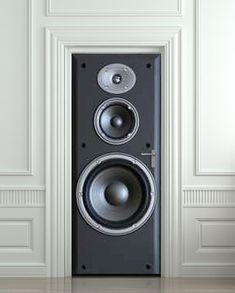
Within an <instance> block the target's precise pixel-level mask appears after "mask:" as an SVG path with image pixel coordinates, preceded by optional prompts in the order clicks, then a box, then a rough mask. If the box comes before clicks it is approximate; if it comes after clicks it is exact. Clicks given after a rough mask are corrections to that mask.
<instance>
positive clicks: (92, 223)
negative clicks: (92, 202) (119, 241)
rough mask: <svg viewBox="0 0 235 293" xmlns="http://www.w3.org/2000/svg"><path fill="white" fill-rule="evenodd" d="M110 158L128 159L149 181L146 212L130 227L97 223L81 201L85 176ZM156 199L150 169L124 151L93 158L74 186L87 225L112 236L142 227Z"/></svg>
mask: <svg viewBox="0 0 235 293" xmlns="http://www.w3.org/2000/svg"><path fill="white" fill-rule="evenodd" d="M112 159H123V160H127V161H130V162H132V163H133V164H135V165H137V166H138V167H139V168H140V169H141V170H142V171H143V172H144V174H145V175H146V177H147V179H148V182H149V185H150V203H149V207H148V209H147V211H146V213H145V214H144V216H143V217H142V218H141V219H140V220H139V221H138V222H136V223H135V224H133V225H131V226H130V227H126V228H122V229H112V228H107V227H105V226H102V225H100V224H99V223H97V222H96V221H95V220H94V219H93V218H92V217H91V216H90V214H89V213H88V212H87V210H86V207H85V205H84V201H83V187H84V183H85V181H86V178H87V176H88V175H89V174H90V173H91V172H92V171H93V170H94V169H95V167H96V166H97V165H99V164H102V163H103V162H105V161H108V160H112ZM158 200H159V196H158V194H157V187H156V183H155V179H154V177H153V175H152V174H151V172H150V170H149V169H148V167H147V166H146V165H145V164H144V163H143V162H141V161H140V160H139V159H137V158H135V157H134V156H131V155H127V154H124V153H109V154H106V155H102V156H100V157H98V158H96V159H94V160H93V161H91V162H90V163H89V164H88V165H87V166H86V167H85V169H84V170H83V171H82V173H81V175H80V177H79V180H78V183H77V187H76V202H77V206H78V209H79V211H80V213H81V215H82V217H83V218H84V220H85V221H86V222H87V224H88V225H90V226H91V227H92V228H94V229H95V230H97V231H99V232H101V233H103V234H106V235H112V236H120V235H126V234H130V233H132V232H134V231H136V230H138V229H139V228H140V227H142V226H143V225H144V224H145V223H146V222H147V221H148V219H149V218H150V216H151V215H152V213H153V211H154V208H155V206H156V203H157V202H158Z"/></svg>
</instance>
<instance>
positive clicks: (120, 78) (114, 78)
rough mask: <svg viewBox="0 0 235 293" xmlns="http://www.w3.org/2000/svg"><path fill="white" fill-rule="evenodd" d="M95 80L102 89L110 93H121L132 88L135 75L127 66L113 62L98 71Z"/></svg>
mask: <svg viewBox="0 0 235 293" xmlns="http://www.w3.org/2000/svg"><path fill="white" fill-rule="evenodd" d="M97 81H98V84H99V86H100V87H101V88H102V89H103V90H104V91H106V92H108V93H110V94H123V93H126V92H128V91H129V90H131V89H132V88H133V86H134V85H135V82H136V75H135V72H134V71H133V70H132V69H131V68H130V67H129V66H127V65H124V64H119V63H113V64H109V65H106V66H105V67H103V68H102V69H101V70H100V71H99V73H98V76H97Z"/></svg>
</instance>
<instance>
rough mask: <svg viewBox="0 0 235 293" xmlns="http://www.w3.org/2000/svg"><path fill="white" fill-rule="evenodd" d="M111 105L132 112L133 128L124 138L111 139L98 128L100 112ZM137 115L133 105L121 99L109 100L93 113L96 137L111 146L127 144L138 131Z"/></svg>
mask: <svg viewBox="0 0 235 293" xmlns="http://www.w3.org/2000/svg"><path fill="white" fill-rule="evenodd" d="M112 105H123V106H125V107H127V109H128V110H129V111H132V113H133V116H134V127H133V129H132V131H131V132H129V133H128V134H127V135H126V136H125V137H123V138H116V139H114V138H111V137H109V136H108V135H106V134H105V132H104V131H103V130H102V128H101V126H100V118H101V115H102V112H103V111H104V110H105V109H106V108H107V107H109V106H112ZM139 120H140V119H139V114H138V111H137V109H136V108H135V107H134V105H133V104H131V103H130V102H129V101H127V100H125V99H122V98H110V99H108V100H106V101H104V102H103V103H101V104H100V105H99V106H98V108H97V109H96V111H95V115H94V128H95V131H96V133H97V134H98V136H99V137H100V138H101V139H102V140H103V141H105V142H107V143H109V144H112V145H121V144H124V143H127V142H128V141H130V140H131V139H132V138H133V137H134V136H135V135H136V133H137V131H138V129H139Z"/></svg>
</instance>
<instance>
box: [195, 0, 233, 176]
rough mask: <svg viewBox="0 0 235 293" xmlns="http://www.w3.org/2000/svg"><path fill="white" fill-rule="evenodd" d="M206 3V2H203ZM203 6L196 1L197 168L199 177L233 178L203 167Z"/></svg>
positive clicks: (225, 172)
mask: <svg viewBox="0 0 235 293" xmlns="http://www.w3.org/2000/svg"><path fill="white" fill-rule="evenodd" d="M203 1H205V0H203ZM201 4H202V0H196V17H195V19H196V23H195V26H196V80H195V84H196V121H195V123H196V156H195V161H196V162H195V166H196V175H197V176H229V175H230V176H232V175H235V171H225V170H220V169H214V170H206V169H203V168H202V166H201V129H202V125H201V92H202V88H201V13H202V12H201Z"/></svg>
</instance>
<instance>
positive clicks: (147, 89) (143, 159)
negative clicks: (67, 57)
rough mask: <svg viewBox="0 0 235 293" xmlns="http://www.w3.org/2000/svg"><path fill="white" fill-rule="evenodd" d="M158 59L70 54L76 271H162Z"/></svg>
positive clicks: (138, 56) (133, 272)
mask: <svg viewBox="0 0 235 293" xmlns="http://www.w3.org/2000/svg"><path fill="white" fill-rule="evenodd" d="M160 109H161V56H160V55H159V54H74V55H73V56H72V273H73V275H159V274H160V166H161V162H160V157H161V155H160V146H161V143H160V139H161V110H160Z"/></svg>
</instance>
